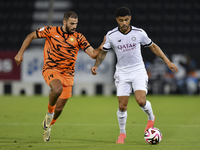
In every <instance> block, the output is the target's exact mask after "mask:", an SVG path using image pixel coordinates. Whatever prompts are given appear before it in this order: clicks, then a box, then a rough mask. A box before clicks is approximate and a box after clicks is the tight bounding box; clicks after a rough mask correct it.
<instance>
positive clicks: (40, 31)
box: [36, 26, 52, 38]
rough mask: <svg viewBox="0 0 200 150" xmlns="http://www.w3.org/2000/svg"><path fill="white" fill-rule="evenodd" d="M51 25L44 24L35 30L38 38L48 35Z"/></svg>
mask: <svg viewBox="0 0 200 150" xmlns="http://www.w3.org/2000/svg"><path fill="white" fill-rule="evenodd" d="M51 28H52V27H49V26H44V27H42V28H38V29H37V30H36V34H37V37H38V38H46V37H48V36H49V35H50V31H51Z"/></svg>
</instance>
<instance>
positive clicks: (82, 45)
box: [78, 33, 91, 51]
mask: <svg viewBox="0 0 200 150" xmlns="http://www.w3.org/2000/svg"><path fill="white" fill-rule="evenodd" d="M78 43H79V47H80V48H81V49H82V50H83V51H85V50H86V49H87V48H88V47H90V46H91V45H90V43H89V42H88V41H87V39H86V38H85V36H84V35H82V34H81V33H80V34H79V41H78Z"/></svg>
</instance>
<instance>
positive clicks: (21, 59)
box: [14, 53, 23, 66]
mask: <svg viewBox="0 0 200 150" xmlns="http://www.w3.org/2000/svg"><path fill="white" fill-rule="evenodd" d="M14 59H15V62H16V64H17V66H19V65H20V64H21V62H22V61H23V55H20V54H19V53H18V54H17V55H16V56H15V58H14Z"/></svg>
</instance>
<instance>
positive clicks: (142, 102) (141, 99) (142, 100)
mask: <svg viewBox="0 0 200 150" xmlns="http://www.w3.org/2000/svg"><path fill="white" fill-rule="evenodd" d="M135 98H136V101H137V103H138V105H139V106H140V107H142V106H144V105H145V104H146V97H143V96H138V97H135Z"/></svg>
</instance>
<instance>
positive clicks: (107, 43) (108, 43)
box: [103, 33, 112, 51]
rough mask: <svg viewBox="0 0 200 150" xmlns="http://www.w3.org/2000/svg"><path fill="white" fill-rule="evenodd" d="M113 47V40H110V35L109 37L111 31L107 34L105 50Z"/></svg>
mask: <svg viewBox="0 0 200 150" xmlns="http://www.w3.org/2000/svg"><path fill="white" fill-rule="evenodd" d="M111 49H112V46H111V41H110V37H109V33H107V34H106V41H105V43H104V45H103V50H104V51H109V50H111Z"/></svg>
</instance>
